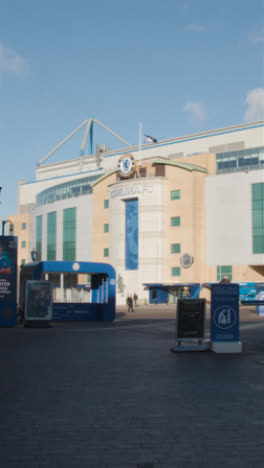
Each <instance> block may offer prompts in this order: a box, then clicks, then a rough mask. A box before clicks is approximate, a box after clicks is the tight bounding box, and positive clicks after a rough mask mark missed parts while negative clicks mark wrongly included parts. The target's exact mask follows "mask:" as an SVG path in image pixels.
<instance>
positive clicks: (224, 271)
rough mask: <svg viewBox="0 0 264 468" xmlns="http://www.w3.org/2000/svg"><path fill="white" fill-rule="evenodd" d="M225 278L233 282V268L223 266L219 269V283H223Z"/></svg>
mask: <svg viewBox="0 0 264 468" xmlns="http://www.w3.org/2000/svg"><path fill="white" fill-rule="evenodd" d="M223 278H228V279H229V280H230V281H232V266H230V265H222V266H218V267H217V281H221V280H222V279H223Z"/></svg>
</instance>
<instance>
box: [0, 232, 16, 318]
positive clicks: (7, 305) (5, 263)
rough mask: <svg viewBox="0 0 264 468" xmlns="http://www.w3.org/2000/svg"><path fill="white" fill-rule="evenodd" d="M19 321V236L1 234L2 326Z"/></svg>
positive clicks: (0, 295)
mask: <svg viewBox="0 0 264 468" xmlns="http://www.w3.org/2000/svg"><path fill="white" fill-rule="evenodd" d="M16 321H17V237H15V236H0V326H1V327H5V326H6V327H10V326H14V325H16Z"/></svg>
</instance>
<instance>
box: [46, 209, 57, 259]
mask: <svg viewBox="0 0 264 468" xmlns="http://www.w3.org/2000/svg"><path fill="white" fill-rule="evenodd" d="M56 227H57V213H56V211H53V212H52V213H48V215H47V260H56V231H57V229H56Z"/></svg>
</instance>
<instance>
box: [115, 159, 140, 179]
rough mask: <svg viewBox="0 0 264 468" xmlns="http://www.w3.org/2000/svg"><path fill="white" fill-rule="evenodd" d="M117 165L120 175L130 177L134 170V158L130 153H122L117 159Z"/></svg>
mask: <svg viewBox="0 0 264 468" xmlns="http://www.w3.org/2000/svg"><path fill="white" fill-rule="evenodd" d="M117 167H118V172H119V174H120V176H121V177H125V178H127V177H130V176H132V174H134V172H135V170H136V160H135V158H134V156H133V155H132V154H124V155H123V156H121V158H120V159H119V161H118V165H117Z"/></svg>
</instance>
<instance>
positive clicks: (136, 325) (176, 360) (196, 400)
mask: <svg viewBox="0 0 264 468" xmlns="http://www.w3.org/2000/svg"><path fill="white" fill-rule="evenodd" d="M175 315H176V306H173V305H169V306H142V307H141V306H138V307H137V308H136V312H134V313H129V314H128V313H127V311H126V308H125V307H118V310H117V320H116V322H115V323H112V324H104V323H89V322H86V323H67V324H65V323H64V324H63V323H56V324H55V323H54V324H53V327H52V328H49V329H27V328H24V327H23V326H22V325H18V326H17V327H15V328H9V329H3V328H2V329H0V360H1V380H0V466H1V467H3V468H9V467H19V468H24V467H27V468H28V467H51V468H53V467H54V468H55V467H61V468H64V467H91V468H93V467H97V468H98V467H99V468H100V467H102V468H103V467H108V468H114V467H122V468H126V467H128V468H130V467H134V468H165V467H166V468H172V467H173V468H175V467H180V468H182V467H183V468H185V467H186V468H192V467H198V468H200V467H203V468H204V466H209V467H220V466H221V467H223V466H225V468H229V467H241V468H244V467H245V468H248V467H254V468H255V467H256V468H258V467H262V466H263V464H264V462H263V457H264V444H263V440H264V439H263V436H264V404H263V399H264V318H263V317H259V316H257V314H256V312H255V308H241V310H240V320H241V326H240V338H241V341H242V343H243V352H242V354H239V355H219V354H217V355H216V354H214V353H212V352H209V351H208V352H192V353H188V352H186V353H177V354H176V353H171V352H170V348H171V346H172V345H173V343H174V340H175ZM208 326H209V310H208V311H207V329H208Z"/></svg>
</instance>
